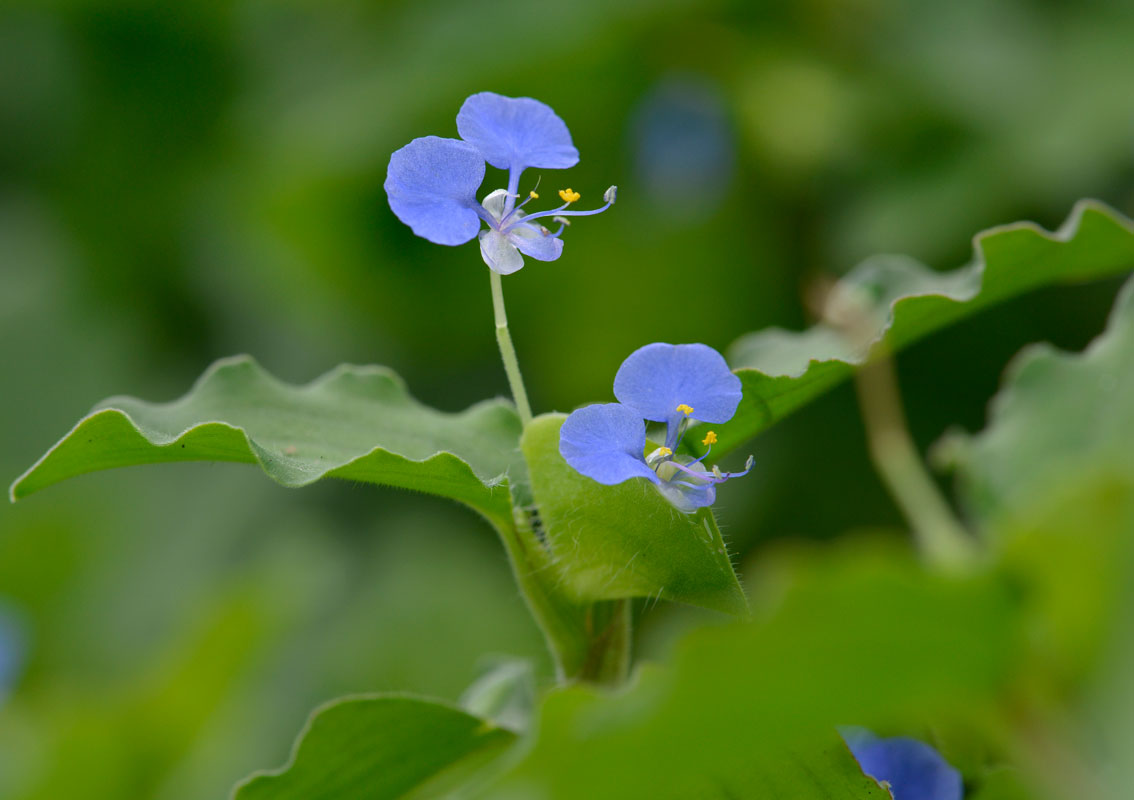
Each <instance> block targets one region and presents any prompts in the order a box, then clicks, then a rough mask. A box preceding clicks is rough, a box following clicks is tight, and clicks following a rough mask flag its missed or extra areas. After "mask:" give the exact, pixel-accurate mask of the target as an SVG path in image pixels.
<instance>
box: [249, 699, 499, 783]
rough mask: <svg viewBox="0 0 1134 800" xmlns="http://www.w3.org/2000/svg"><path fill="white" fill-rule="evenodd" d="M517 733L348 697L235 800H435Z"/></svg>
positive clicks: (316, 717) (442, 708)
mask: <svg viewBox="0 0 1134 800" xmlns="http://www.w3.org/2000/svg"><path fill="white" fill-rule="evenodd" d="M515 738H516V737H515V734H513V733H512V732H511V731H508V730H505V729H503V728H497V727H494V726H493V725H491V724H490V723H487V722H485V721H484V720H482V719H479V718H478V717H474V716H472V715H470V714H466V713H465V712H464V711H460V710H458V709H456V708H453V707H451V706H448V705H445V704H443V703H439V702H436V701H432V700H425V699H422V698H415V697H409V696H404V695H374V696H368V697H357V698H346V699H343V700H337V701H335V702H333V703H330V704H328V705H326V706H324V707H322V708H321V709H318V710H316V711H315V712H314V713H313V714H312V716H311V719H310V720H309V721H308V723H307V727H306V728H305V729H304V730H303V732H302V733H300V735H299V738H298V740H297V741H296V745H295V750H294V751H293V753H292V757H291V760H290V761H289V762H288V764H287V765H286V766H285V767H283V768H282V769H280V770H278V771H275V772H266V773H260V774H257V775H253V776H251V777H250V778H248V779H246V780H245V781H244V782H242V783H241V784H239V785H238V786H237V787H236V788H235V789H234V790H233V795H232V796H233V800H341V798H347V797H349V798H351V800H386V798H391V799H392V798H398V797H406V796H407V795H409V794H410V793H415V792H416V793H419V794H417V795H415V796H421V797H436V796H437V794H436V793H435V792H438V791H441V790H442V788H452V787H454V786H459V785H460V784H461V783H462V782H463V780H464V779H465V778H467V777H469V776H470V775H472V774H474V773H475V771H476V769H477V767H479V766H483V765H484V764H486V763H487V762H489V761H491V760H492V759H493V758H495V757H496V756H498V755H500V754H501V752H502V751H503V750H504V749H505V748H507V747H508V746H509V745H510V744H512V742H513V741H515Z"/></svg>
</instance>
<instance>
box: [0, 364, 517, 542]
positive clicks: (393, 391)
mask: <svg viewBox="0 0 1134 800" xmlns="http://www.w3.org/2000/svg"><path fill="white" fill-rule="evenodd" d="M519 435H520V423H519V419H518V417H517V416H516V413H515V411H514V409H513V408H512V407H511V406H510V405H509V404H508V403H507V402H505V401H502V400H494V401H487V402H484V403H480V404H478V405H475V406H473V407H471V408H469V409H467V410H465V411H463V412H461V413H459V414H446V413H442V412H439V411H436V410H434V409H431V408H428V407H426V406H423V405H421V404H420V403H418V402H417V401H416V400H414V399H413V398H412V397H411V396H410V395H409V393H408V392H407V391H406V387H405V384H403V383H402V381H401V379H400V378H398V377H397V375H395V374H394V373H393V372H391V371H389V370H387V369H384V368H382V367H357V366H342V367H339V368H337V369H335V370H333V371H331V372H329V373H327V374H326V375H324V376H323V377H321V378H319V379H317V380H315V381H314V382H312V383H309V384H307V385H305V386H293V385H290V384H286V383H283V382H281V381H279V380H277V379H275V378H273V377H272V376H271V375H269V374H268V373H267V372H265V371H264V370H263V368H261V367H260V366H259V365H258V364H257V363H256V362H255V361H253V360H252V359H251V358H249V357H247V356H237V357H234V358H228V359H223V360H221V361H218V362H217V363H216V364H214V365H213V366H212V367H211V368H210V369H209V370H208V371H207V372H206V373H205V374H204V375H203V376H202V377H201V378H200V379H199V380H198V381H197V383H196V385H195V386H194V387H193V389H192V390H191V391H190V392H189V393H188V394H187V395H185V396H184V397H182V398H181V399H179V400H176V401H174V402H172V403H164V404H154V403H147V402H144V401H141V400H137V399H134V398H130V397H114V398H111V399H109V400H106V401H104V402H103V403H100V404H99V405H98V406H96V408H95V410H94V411H93V412H92V413H91V414H90V415H88V416H87V417H85V418H84V419H82V420H80V422H79V423H78V425H76V426H75V428H74V429H73V430H72V431H71V432H70V433H69V434H67V435H66V436H65V437H63V439H62V440H60V441H59V442H58V443H57V444H56V445H55V446H54V447H52V448H51V450H49V451H48V452H47V454H46V455H45V456H44V457H43V458H41V459H40V460H39V462H37V463H36V464H35V465H34V466H33V467H32V468H31V469H29V470H28V471H27V472H26V473H24V474H23V475H22V476H21V477H20V478H19V479H17V480H16V482H15V483H14V484H12V488H11V498H12V500H16V499H19V498H21V497H26V496H27V495H29V494H31V493H32V492H34V491H36V490H38V489H42V488H43V487H45V486H50V485H51V484H53V483H57V482H58V481H61V480H63V479H65V478H70V477H73V476H75V475H81V474H83V473H87V472H94V471H96V470H101V469H109V468H111V467H124V466H129V465H134V464H153V463H164V462H174V461H237V462H243V463H249V464H253V463H254V464H259V465H260V467H261V468H262V469H263V470H264V472H266V473H267V474H268V476H269V477H271V478H272V479H273V480H276V481H278V482H279V483H281V484H283V485H284V486H306V485H307V484H309V483H313V482H314V481H317V480H319V479H320V478H324V477H335V478H346V479H348V480H356V481H365V482H368V483H377V484H383V485H386V486H397V487H401V488H405V489H415V490H417V491H422V492H428V493H431V494H437V495H441V496H443V497H449V498H452V499H454V500H459V501H461V502H463V503H466V504H468V505H470V506H472V507H473V508H475V509H477V510H479V511H481V512H482V513H484V514H485V515H486V516H489V517H490V518H495V519H504V520H510V519H511V501H510V498H509V491H508V486H507V478H508V475H509V469H510V468H511V467H512V466H513V462H514V461H515V460H516V458H515V456H516V452H517V446H518V441H519ZM513 477H514V476H513Z"/></svg>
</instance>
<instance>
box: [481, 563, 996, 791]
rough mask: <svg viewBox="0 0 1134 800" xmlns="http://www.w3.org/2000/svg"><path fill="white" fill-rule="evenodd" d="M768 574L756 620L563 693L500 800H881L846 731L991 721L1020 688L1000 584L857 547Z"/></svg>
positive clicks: (544, 715) (549, 703) (548, 707)
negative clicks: (840, 739) (611, 680)
mask: <svg viewBox="0 0 1134 800" xmlns="http://www.w3.org/2000/svg"><path fill="white" fill-rule="evenodd" d="M851 544H852V545H853V546H852V547H848V548H847V549H846V550H845V551H844V550H842V549H836V550H835V551H834V552H832V553H830V555H828V556H827V557H825V558H823V559H821V560H816V559H813V558H807V559H799V560H798V562H797V563H794V564H789V565H788V568H786V569H784V568H781V569H772V568H766V569H765V570H764V574H763V576H762V585H763V586H765V587H769V588H770V587H773V586H781V587H782V586H786V587H787V588H786V590H785V591H784V592H782V593H780V592H774V593H773V594H774V595H775V596H769V597H768V598H767V600H766V602H764V603H761V604H758V608H757V617H758V620H757V621H756V622H743V623H742V622H736V623H732V624H730V625H727V626H721V627H715V628H705V629H700V630H697V631H694V632H693V633H692V634H691V635H689V636H687V637H686V638H685V639H684V640H683V641H682V642H681V643H680V645H679V647H678V648H677V651H676V653H675V657H674V658H673V659H671V664H670V666H669V667H667V668H657V667H653V668H646V669H643V670H641V671H640V672H639V674H638V675H637V679H636V681H635V682H634V684H633V685H632V686H631V687H630V688H629V689H627V690H625V691H623V692H621V693H615V694H612V693H609V692H601V691H598V690H594V689H590V688H587V687H582V686H574V687H569V688H566V689H561V690H558V691H556V692H553V693H552V694H550V695H549V696H548V697H547V698H546V700H545V702H544V704H543V707H542V709H541V711H540V713H539V715H538V716H539V724H538V730H537V733H536V734H535V743H534V745H533V748H532V750H531V751H530V753H528V754H527V755H526V757H525V758H524V759H523V761H522V762H521V763H520V764H519V765H518V766H517V767H516V768H515V769H514V771H512V772H510V773H509V774H508V775H507V776H506V777H505V778H504V779H503V783H502V786H499V787H494V791H493V792H492V793H490V795H488V796H491V797H493V798H501V797H508V798H511V797H517V798H519V797H543V798H547V799H548V800H552V798H578V797H586V798H593V799H594V800H603V799H604V798H611V799H612V800H613V798H619V800H625V799H626V798H687V797H697V798H721V799H722V800H725V799H726V798H739V797H791V798H800V799H801V800H803V799H805V798H832V797H838V798H871V800H881V798H885V797H886V795H885V794H884V793H882V792H881V790H880V789H879V787H878V786H877V785H876V784H874V783H873V782H872V781H869V780H865V779H863V777H862V775H861V773H860V772H858V771H857V767H856V766H855V765H854V762H853V760H851V758H850V755H849V753H848V752H847V751H846V749H845V748H843V747H841V745H837V744H836V742H837V740H836V739H835V735H834V731H835V726H836V725H841V724H860V725H865V726H868V727H870V728H872V729H874V730H892V729H895V728H896V729H903V728H904V729H906V730H910V729H920V728H922V727H923V726H925V725H927V724H931V723H933V722H935V721H942V722H945V721H948V722H949V723H950V724H956V725H960V724H964V723H969V724H973V725H980V724H985V722H986V721H987V720H988V719H989V717H990V715H991V714H993V713H994V711H993V710H994V709H995V705H996V703H997V701H998V698H999V697H1001V696H1002V693H1004V692H1007V691H1009V690H1010V688H1011V686H1012V684H1013V681H1014V678H1015V670H1014V668H1015V654H1016V648H1017V647H1018V644H1019V641H1018V640H1019V637H1018V635H1017V631H1016V625H1017V605H1016V601H1015V599H1014V596H1013V593H1012V592H1011V591H1010V590H1009V589H1008V588H1006V587H1005V586H1004V584H1003V583H1002V582H1001V581H1000V580H999V579H998V578H997V577H995V576H979V577H971V578H964V579H961V578H948V577H943V576H939V575H930V574H926V573H925V572H923V571H922V570H920V569H919V568H918V567H917V566H916V565H915V564H914V563H913V562H912V559H910V558H908V557H907V558H902V557H894V553H892V552H889V551H882V552H875V551H874V550H873V548H872V546H871V544H870V543H869V542H863V541H856V542H853V543H851Z"/></svg>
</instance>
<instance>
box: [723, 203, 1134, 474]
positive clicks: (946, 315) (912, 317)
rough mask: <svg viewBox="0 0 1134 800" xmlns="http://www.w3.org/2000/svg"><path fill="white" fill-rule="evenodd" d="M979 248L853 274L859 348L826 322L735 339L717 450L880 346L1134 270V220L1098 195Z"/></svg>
mask: <svg viewBox="0 0 1134 800" xmlns="http://www.w3.org/2000/svg"><path fill="white" fill-rule="evenodd" d="M973 246H974V250H975V258H974V260H973V261H972V262H971V263H970V264H969V265H968V266H965V267H962V268H960V269H957V270H954V271H952V272H935V271H933V270H931V269H929V268H928V267H926V266H924V265H923V264H920V263H919V262H917V261H914V260H913V259H910V258H904V257H900V256H879V257H875V258H871V259H868V260H866V261H865V262H863V263H862V264H860V265H859V266H858V267H856V268H855V269H854V270H852V271H851V272H850V273H848V274H847V276H846V277H844V278H843V279H842V280H841V281H839V283H838V284H837V286H836V291H837V292H839V293H841V294H843V296H853V297H855V298H856V299H858V300H860V301H863V302H864V303H865V304H866V309H865V311H866V314H865V316H867V317H868V318H870V319H873V320H874V321H875V325H874V328H873V330H872V332H871V333H870V335H864V336H863V337H861V339H860V345H859V346H857V347H855V346H852V345H850V344H848V342H847V338H846V337H845V336H844V335H842V334H841V333H840V332H839V331H838V330H836V329H835V328H833V327H831V326H830V325H827V324H818V325H815V326H814V327H812V328H810V329H809V330H806V331H803V332H790V331H785V330H781V329H776V328H773V329H768V330H765V331H760V332H757V333H750V334H747V335H746V336H743V337H741V338H740V339H738V340H737V341H736V342H734V343H733V344H732V346H731V347H730V348H729V351H728V353H727V355H728V361H729V364H731V365H732V366H733V368H734V371H735V372H736V374H737V375H738V376H739V377H740V379H741V381H742V383H743V386H744V399H743V401H742V402H741V404H740V408H739V409H738V410H737V413H736V416H735V417H733V419H732V421H731V422H729V423H727V424H726V425H722V426H715V430H716V432H717V435H718V437H719V440H718V444H717V445H716V452H717V453H724V452H726V451H728V450H731V449H732V448H734V447H736V446H737V445H738V444H740V443H741V442H743V441H744V440H745V439H748V438H750V437H752V436H754V435H755V434H757V433H759V432H760V431H762V430H764V429H765V428H767V427H769V426H770V425H772V424H773V423H775V422H776V421H777V420H779V419H782V418H783V417H785V416H787V415H788V414H790V413H791V412H793V411H795V410H796V409H798V408H800V407H801V406H803V405H805V404H807V403H809V402H810V401H811V400H813V399H815V398H816V397H818V396H819V395H821V394H823V393H824V392H826V391H828V390H829V389H831V388H833V387H834V386H837V385H838V384H839V383H841V382H843V381H844V380H846V379H847V378H849V377H850V375H851V374H852V373H853V371H854V369H855V367H857V366H860V365H861V364H863V363H864V362H865V361H866V360H867V359H868V357H869V355H870V352H871V351H872V349H873V348H875V347H877V346H878V343H880V342H884V344H885V348H886V349H887V350H888V351H890V352H895V351H897V350H900V349H902V348H903V347H906V346H907V345H909V344H912V343H913V342H915V341H917V340H918V339H920V338H922V337H923V336H926V335H927V334H929V333H932V332H934V331H937V330H940V329H942V328H944V327H946V326H948V325H951V324H953V323H954V322H957V321H959V320H961V319H964V318H965V317H968V316H970V315H972V314H975V313H977V312H978V311H981V310H983V309H986V308H988V307H990V306H992V305H995V304H996V303H999V302H1002V301H1004V300H1007V299H1009V298H1012V297H1015V296H1017V295H1020V294H1023V293H1024V292H1027V291H1030V290H1032V289H1036V288H1038V287H1040V286H1047V285H1052V284H1059V283H1070V282H1074V281H1085V280H1091V279H1095V278H1101V277H1105V276H1108V275H1115V274H1119V273H1122V272H1125V271H1128V270H1130V269H1134V223H1132V222H1131V221H1130V220H1128V219H1126V218H1125V217H1123V216H1122V215H1121V214H1119V213H1118V212H1117V211H1114V210H1113V209H1110V208H1108V207H1107V206H1105V205H1103V204H1102V203H1098V202H1095V201H1081V202H1079V203H1078V204H1077V205H1076V206H1075V208H1074V210H1073V211H1072V212H1071V215H1070V216H1069V217H1068V219H1067V221H1066V222H1065V223H1064V224H1063V225H1062V226H1061V227H1060V228H1059V230H1057V231H1055V232H1048V231H1045V230H1043V229H1042V228H1040V227H1039V226H1037V225H1034V224H1033V223H1030V222H1018V223H1015V224H1012V225H1003V226H1000V227H996V228H992V229H990V230H988V231H985V232H983V233H980V234H977V236H976V237H975V238H974V242H973Z"/></svg>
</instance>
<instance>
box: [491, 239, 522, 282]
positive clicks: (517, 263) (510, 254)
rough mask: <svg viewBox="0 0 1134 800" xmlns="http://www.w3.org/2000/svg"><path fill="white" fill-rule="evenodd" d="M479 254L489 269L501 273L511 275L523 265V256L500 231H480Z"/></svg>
mask: <svg viewBox="0 0 1134 800" xmlns="http://www.w3.org/2000/svg"><path fill="white" fill-rule="evenodd" d="M480 255H481V257H482V258H483V259H484V263H485V264H487V265H488V268H489V269H491V270H494V271H496V272H499V273H500V274H501V275H511V274H512V273H513V272H515V271H516V270H518V269H519V268H520V267H522V266H524V257H523V256H521V255H520V251H519V250H517V249H516V248H515V246H514V245H513V244H512V243H511V242H509V241H508V237H507V236H505V235H504V234H502V233H500V231H496V230H487V231H481V232H480Z"/></svg>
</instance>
